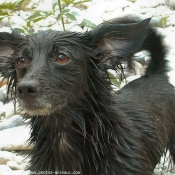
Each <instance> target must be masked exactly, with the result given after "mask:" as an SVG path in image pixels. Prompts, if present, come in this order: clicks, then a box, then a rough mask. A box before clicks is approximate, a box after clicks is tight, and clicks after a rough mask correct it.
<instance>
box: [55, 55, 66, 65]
mask: <svg viewBox="0 0 175 175" xmlns="http://www.w3.org/2000/svg"><path fill="white" fill-rule="evenodd" d="M56 61H57V62H58V63H59V64H65V63H67V62H68V61H69V57H68V56H67V55H65V54H58V56H57V59H56Z"/></svg>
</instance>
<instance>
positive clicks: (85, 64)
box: [0, 19, 150, 115]
mask: <svg viewBox="0 0 175 175" xmlns="http://www.w3.org/2000/svg"><path fill="white" fill-rule="evenodd" d="M149 21H150V19H147V20H144V21H142V22H138V23H129V24H122V23H121V22H119V23H117V22H116V21H115V20H113V21H110V22H105V23H103V24H101V25H99V26H98V27H96V28H95V29H94V30H92V31H89V32H85V33H75V32H58V31H52V30H48V31H43V32H40V33H37V34H33V35H27V36H21V35H19V34H16V33H14V32H12V33H7V32H1V33H0V73H1V74H2V76H3V77H5V78H8V79H9V88H14V89H15V93H16V95H17V98H18V99H19V104H20V106H21V107H22V108H23V109H25V110H26V111H27V113H29V114H31V115H49V114H51V113H53V112H61V111H63V109H65V107H67V106H69V105H70V104H71V105H72V106H74V105H81V104H80V103H81V102H82V101H83V100H85V99H86V98H88V97H87V94H91V95H90V96H93V92H94V93H96V94H98V92H99V93H100V91H101V88H103V86H107V83H106V84H105V83H104V82H105V81H104V79H105V76H104V72H106V69H108V68H114V67H115V66H116V65H119V64H120V63H121V61H123V60H124V59H126V60H127V59H128V58H130V56H132V55H133V54H134V53H135V52H136V51H138V50H139V48H140V46H141V44H142V43H143V42H144V40H145V38H146V35H147V26H148V23H149ZM97 85H98V86H97ZM105 88H108V87H104V89H105Z"/></svg>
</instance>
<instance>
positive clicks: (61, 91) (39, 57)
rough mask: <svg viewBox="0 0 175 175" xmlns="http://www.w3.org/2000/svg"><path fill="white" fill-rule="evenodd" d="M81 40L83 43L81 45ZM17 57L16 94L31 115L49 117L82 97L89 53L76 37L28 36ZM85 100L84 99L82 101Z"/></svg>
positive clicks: (51, 33)
mask: <svg viewBox="0 0 175 175" xmlns="http://www.w3.org/2000/svg"><path fill="white" fill-rule="evenodd" d="M78 39H80V42H78ZM22 43H23V44H20V45H21V48H20V49H19V50H18V51H17V52H15V53H14V59H15V71H16V75H17V87H16V93H17V97H18V99H19V103H20V105H21V107H22V108H24V109H25V110H26V111H27V112H28V113H31V114H36V115H48V114H50V113H52V112H55V111H58V110H61V109H62V108H63V107H65V106H67V103H71V102H72V103H73V102H74V101H75V99H76V96H79V97H82V91H81V90H82V89H83V90H85V89H86V88H85V87H87V66H88V63H87V59H88V58H87V54H86V52H89V51H88V49H86V47H85V46H84V45H83V44H82V43H81V38H80V37H79V35H78V34H77V36H76V37H75V38H74V36H73V34H72V33H67V34H64V33H62V32H56V31H45V32H41V33H39V34H35V35H32V36H28V37H27V38H25V39H24V40H23V42H22ZM82 98H83V97H82Z"/></svg>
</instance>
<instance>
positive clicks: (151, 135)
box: [0, 18, 175, 175]
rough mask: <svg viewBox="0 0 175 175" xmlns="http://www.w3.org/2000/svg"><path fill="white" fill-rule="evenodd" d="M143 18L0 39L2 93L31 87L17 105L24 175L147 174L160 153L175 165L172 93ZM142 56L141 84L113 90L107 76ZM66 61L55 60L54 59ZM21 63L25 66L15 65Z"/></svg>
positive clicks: (156, 39)
mask: <svg viewBox="0 0 175 175" xmlns="http://www.w3.org/2000/svg"><path fill="white" fill-rule="evenodd" d="M148 23H149V20H145V21H143V22H137V20H134V19H133V20H132V19H126V18H122V19H115V20H112V21H110V22H106V23H103V24H101V25H99V26H97V27H96V28H95V29H94V30H92V31H90V32H86V33H73V32H58V31H51V30H49V31H45V32H40V33H38V34H34V35H27V36H21V35H19V34H16V33H12V34H10V33H6V32H1V33H0V72H1V73H2V76H3V77H5V78H8V79H9V86H8V87H9V91H10V90H11V89H14V90H15V99H16V94H17V99H18V92H17V90H16V89H17V88H18V86H19V84H21V82H24V83H25V82H26V83H27V82H28V81H33V82H34V83H37V85H38V91H39V92H40V93H39V95H38V96H37V97H36V98H35V99H30V98H29V99H21V98H19V103H20V105H21V108H24V110H25V111H26V112H27V113H26V116H27V117H28V118H30V124H31V138H30V142H31V143H34V144H35V146H34V149H33V150H32V152H31V154H30V156H31V162H30V163H31V167H30V170H31V171H37V172H39V171H80V172H81V175H151V174H152V173H153V170H154V168H155V166H156V164H157V163H158V162H159V161H160V158H161V156H162V155H163V154H164V153H165V150H168V149H169V150H170V153H171V156H172V157H173V159H175V149H174V138H175V91H174V87H173V86H172V85H171V84H169V82H168V77H167V76H166V75H165V72H166V71H167V67H166V60H165V54H166V50H165V48H164V46H163V44H162V39H161V37H160V36H159V35H157V34H156V33H155V31H154V30H153V29H151V28H150V27H148ZM143 49H145V50H149V51H150V53H151V62H150V64H149V66H148V68H147V70H146V73H145V75H144V76H142V77H141V78H139V79H137V80H134V81H133V82H131V83H129V84H127V85H126V86H125V87H123V88H122V89H121V90H119V91H117V92H115V93H114V92H113V91H112V89H111V83H110V78H109V75H108V72H107V70H108V69H109V68H110V69H114V70H116V69H117V71H119V72H120V71H122V69H121V70H119V69H118V68H121V63H122V62H124V61H126V62H128V65H129V66H131V65H132V59H131V57H132V56H133V54H134V53H136V52H137V51H139V50H143ZM60 52H61V53H65V54H67V55H68V56H69V57H70V58H71V61H70V62H69V63H68V64H66V65H61V66H60V65H59V64H57V63H56V62H55V59H56V56H57V54H58V53H60ZM20 57H24V58H26V59H27V60H28V64H27V66H25V67H22V68H21V67H19V66H18V65H17V64H16V62H17V60H18V59H19V58H20Z"/></svg>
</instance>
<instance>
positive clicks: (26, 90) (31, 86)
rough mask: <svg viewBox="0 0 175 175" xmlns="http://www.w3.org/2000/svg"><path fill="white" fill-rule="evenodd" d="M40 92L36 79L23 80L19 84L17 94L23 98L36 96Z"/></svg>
mask: <svg viewBox="0 0 175 175" xmlns="http://www.w3.org/2000/svg"><path fill="white" fill-rule="evenodd" d="M37 94H38V83H37V82H35V81H22V82H19V83H18V85H17V95H18V96H19V97H21V98H26V97H27V98H30V97H35V96H37Z"/></svg>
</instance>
